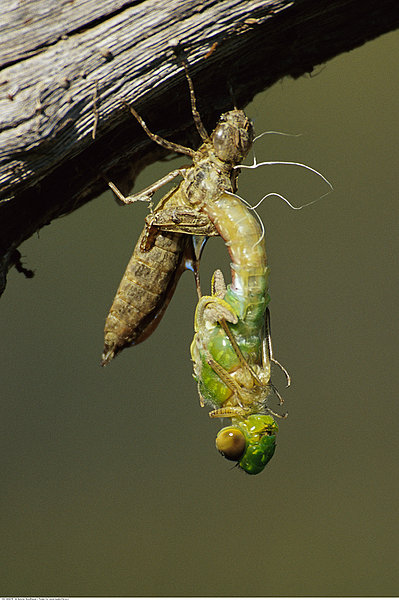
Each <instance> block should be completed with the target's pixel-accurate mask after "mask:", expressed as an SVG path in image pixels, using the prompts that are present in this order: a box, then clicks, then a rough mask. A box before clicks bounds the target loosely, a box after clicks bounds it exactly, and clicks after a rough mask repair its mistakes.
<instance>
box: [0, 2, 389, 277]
mask: <svg viewBox="0 0 399 600" xmlns="http://www.w3.org/2000/svg"><path fill="white" fill-rule="evenodd" d="M398 25H399V3H398V2H397V0H379V2H375V1H371V0H364V1H362V2H360V1H359V0H339V1H332V0H292V1H288V0H263V1H262V0H225V1H223V0H221V1H220V0H219V1H216V0H203V1H200V0H169V1H168V2H164V0H142V1H132V0H104V1H103V2H100V3H99V2H95V1H94V0H80V1H78V2H73V0H31V1H30V2H26V3H19V4H17V5H16V4H13V3H9V5H8V6H7V3H6V5H5V6H3V7H2V14H1V17H0V65H1V71H0V265H1V264H2V270H3V274H4V273H5V272H6V271H7V268H8V266H9V265H10V264H11V263H12V262H13V261H15V257H16V254H15V252H14V249H15V248H16V247H17V246H18V245H19V244H20V243H21V242H22V241H23V240H24V239H26V238H27V237H29V236H30V235H32V233H34V232H35V231H37V230H38V229H39V228H40V227H42V226H43V225H44V224H47V223H49V222H50V221H51V220H52V219H53V218H55V217H56V216H59V215H61V214H65V213H67V212H70V211H72V210H74V209H75V208H77V207H78V206H80V205H81V204H83V203H84V202H87V201H88V200H90V199H92V198H93V197H95V196H96V195H98V194H99V193H100V192H101V191H103V190H104V189H106V179H107V178H108V177H109V178H110V179H112V180H113V181H115V182H117V183H118V184H119V185H121V186H122V189H125V190H126V189H127V188H128V187H130V185H131V184H132V183H133V181H134V178H135V176H136V175H137V173H138V172H139V171H140V170H141V169H142V168H143V166H144V165H145V164H148V163H149V162H152V161H154V160H156V159H157V158H158V157H159V156H161V155H162V152H163V151H162V149H160V148H154V144H153V143H152V142H150V140H149V139H147V138H146V136H145V135H144V134H143V132H142V130H141V129H140V127H139V126H138V124H137V123H136V122H135V121H134V119H133V118H132V116H131V115H130V113H129V112H128V111H127V110H126V108H125V106H124V105H123V104H122V102H121V98H124V99H126V100H127V101H129V102H130V103H132V104H133V105H134V106H135V108H136V109H137V110H138V112H139V113H140V114H142V115H143V116H144V118H145V119H146V120H147V122H148V124H149V125H150V126H151V129H152V130H153V131H157V132H159V133H160V134H161V135H163V136H164V137H167V138H169V139H172V140H175V141H179V142H181V143H183V144H185V145H190V146H195V145H196V144H197V141H196V138H195V133H194V132H193V127H192V118H191V113H190V105H189V96H188V93H187V84H186V81H185V78H184V73H183V70H182V67H181V64H180V63H179V60H177V58H176V55H175V52H174V49H173V44H171V40H172V39H173V38H177V40H178V41H179V46H178V48H179V49H180V50H182V51H184V54H185V55H186V56H188V60H189V63H190V71H191V73H192V76H193V79H194V84H195V87H196V93H197V96H198V103H199V109H200V113H201V115H202V117H203V120H204V122H205V123H206V125H207V126H208V127H209V129H211V128H212V125H213V124H214V122H215V120H216V118H217V116H218V115H219V114H220V113H221V112H222V111H224V110H228V109H230V108H232V103H233V101H232V96H233V98H234V103H235V104H236V105H237V106H239V107H243V106H245V105H246V104H247V103H248V102H249V101H250V100H251V99H252V98H253V96H254V95H255V94H256V93H257V92H259V91H261V90H263V89H265V88H267V87H268V86H270V85H272V84H273V83H275V82H276V81H277V80H278V79H280V78H281V77H284V76H286V75H290V76H292V77H299V76H300V75H302V74H304V73H308V72H311V71H312V69H313V68H314V66H315V65H318V64H320V63H323V62H326V61H327V60H329V59H330V58H332V57H334V56H336V55H337V54H339V53H341V52H344V51H347V50H350V49H352V48H355V47H356V46H359V45H361V44H363V43H364V42H366V41H367V40H370V39H373V38H375V37H377V36H378V35H380V34H382V33H385V32H387V31H390V30H393V29H395V28H396V27H398ZM93 133H95V136H94V139H93ZM121 182H122V183H121ZM123 184H124V185H123ZM0 270H1V267H0ZM0 288H1V275H0Z"/></svg>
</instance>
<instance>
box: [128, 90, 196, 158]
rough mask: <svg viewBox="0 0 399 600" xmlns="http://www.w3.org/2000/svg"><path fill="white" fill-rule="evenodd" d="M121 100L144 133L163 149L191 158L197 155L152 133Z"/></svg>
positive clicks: (138, 116)
mask: <svg viewBox="0 0 399 600" xmlns="http://www.w3.org/2000/svg"><path fill="white" fill-rule="evenodd" d="M121 100H122V103H123V104H124V105H125V106H127V108H128V109H129V110H130V112H131V113H132V115H133V116H134V118H135V119H136V120H137V121H138V123H139V124H140V125H141V127H142V128H143V129H144V131H145V132H146V134H147V135H148V137H149V138H150V139H151V140H152V141H153V142H155V143H156V144H158V145H159V146H162V147H163V148H166V149H167V150H171V151H172V152H177V153H178V154H186V155H187V156H190V157H191V158H192V157H193V156H194V155H195V150H192V149H191V148H187V147H186V146H182V145H181V144H175V143H174V142H169V140H165V138H163V137H161V136H160V135H157V134H156V133H152V131H150V130H149V129H148V127H147V125H146V123H145V121H144V119H142V118H141V117H140V115H139V114H138V113H137V112H136V111H135V110H134V108H133V106H131V105H130V104H129V103H128V102H126V100H124V99H123V98H121Z"/></svg>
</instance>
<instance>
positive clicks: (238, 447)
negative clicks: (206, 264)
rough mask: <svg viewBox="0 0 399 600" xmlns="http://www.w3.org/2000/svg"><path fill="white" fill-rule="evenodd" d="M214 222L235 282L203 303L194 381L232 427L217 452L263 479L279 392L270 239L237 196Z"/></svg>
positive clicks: (217, 277)
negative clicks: (273, 397)
mask: <svg viewBox="0 0 399 600" xmlns="http://www.w3.org/2000/svg"><path fill="white" fill-rule="evenodd" d="M207 209H208V213H209V216H210V218H211V220H212V222H213V223H214V225H215V227H216V228H217V230H218V231H219V233H220V235H221V236H222V238H223V240H224V241H225V243H226V245H227V247H228V249H229V253H230V257H231V260H232V264H231V269H232V283H231V285H229V286H228V287H227V289H226V286H225V283H224V279H223V275H222V273H221V272H220V271H216V272H215V273H214V276H213V279H212V295H211V296H203V297H202V298H200V300H199V302H198V304H197V308H196V313H195V324H194V327H195V335H194V339H193V342H192V344H191V357H192V360H193V363H194V377H195V379H196V380H197V382H198V391H199V394H200V401H201V405H202V406H204V404H205V403H208V404H210V405H211V406H212V407H213V410H212V411H211V412H210V413H209V416H210V417H211V418H218V417H219V418H223V417H229V418H231V420H232V425H231V426H229V427H225V428H223V429H222V430H221V431H220V432H219V433H218V435H217V438H216V447H217V448H218V450H219V451H220V452H221V453H222V454H223V455H224V456H225V457H226V458H227V459H229V460H234V461H238V465H239V467H241V468H242V469H244V470H245V471H246V472H247V473H249V474H252V475H255V474H257V473H260V472H261V471H262V470H263V469H264V467H265V466H266V464H267V463H268V462H269V460H270V459H271V458H272V456H273V454H274V450H275V445H276V434H277V431H278V426H277V424H276V422H275V420H274V419H273V416H272V414H274V415H275V416H279V415H276V413H273V412H272V411H271V410H270V409H269V408H268V407H267V403H266V402H267V397H268V396H269V394H270V392H271V391H274V392H275V393H276V394H277V396H278V398H279V400H280V404H281V403H282V402H283V400H282V398H281V396H280V395H279V394H278V392H277V390H276V389H275V388H274V386H273V384H272V382H271V363H272V362H274V363H276V364H277V365H278V366H279V367H280V368H281V369H282V370H283V372H284V373H285V375H286V377H287V385H289V384H290V378H289V375H288V373H287V371H286V370H285V369H284V368H283V367H282V366H281V365H280V363H279V362H278V361H277V360H276V359H275V358H274V357H273V352H272V345H271V339H270V318H269V311H268V308H267V305H268V303H269V296H268V275H269V268H268V266H267V257H266V248H265V240H264V234H263V231H262V230H261V227H260V224H259V222H258V221H257V219H256V218H255V216H254V214H253V213H251V211H250V210H249V209H248V208H247V207H246V206H245V204H244V203H243V202H242V200H241V199H240V198H239V197H238V196H236V195H234V194H231V193H225V194H222V195H221V196H220V197H219V198H218V199H216V200H215V201H214V202H213V203H212V206H208V207H207Z"/></svg>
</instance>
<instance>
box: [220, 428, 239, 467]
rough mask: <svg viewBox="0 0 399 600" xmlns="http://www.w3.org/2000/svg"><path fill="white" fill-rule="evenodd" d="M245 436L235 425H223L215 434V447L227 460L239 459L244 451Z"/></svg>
mask: <svg viewBox="0 0 399 600" xmlns="http://www.w3.org/2000/svg"><path fill="white" fill-rule="evenodd" d="M245 445H246V442H245V436H244V434H243V433H242V431H241V430H240V429H237V428H236V427H225V428H224V429H221V430H220V431H219V433H218V434H217V436H216V448H217V449H218V450H219V452H220V453H221V454H223V456H224V457H225V458H227V460H239V459H240V458H241V456H242V455H243V454H244V451H245Z"/></svg>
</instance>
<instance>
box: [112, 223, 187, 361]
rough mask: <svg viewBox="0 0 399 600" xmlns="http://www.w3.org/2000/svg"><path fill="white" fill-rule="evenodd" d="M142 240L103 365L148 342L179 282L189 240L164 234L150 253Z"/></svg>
mask: <svg viewBox="0 0 399 600" xmlns="http://www.w3.org/2000/svg"><path fill="white" fill-rule="evenodd" d="M144 235H145V233H144V232H143V234H142V235H141V236H140V238H139V240H138V242H137V244H136V247H135V250H134V252H133V255H132V257H131V259H130V261H129V263H128V265H127V267H126V271H125V273H124V275H123V277H122V280H121V283H120V285H119V288H118V291H117V293H116V296H115V298H114V301H113V303H112V306H111V309H110V311H109V314H108V317H107V320H106V322H105V328H104V334H105V336H104V351H103V355H102V365H103V366H104V365H106V364H107V363H109V362H110V360H112V359H113V358H114V357H115V355H116V354H118V353H119V352H120V351H121V350H123V349H124V348H126V347H127V346H133V345H136V344H139V343H140V342H142V341H144V340H145V339H146V338H147V337H148V336H149V335H150V334H151V333H152V331H153V330H154V329H155V327H156V326H157V325H158V323H159V321H160V319H161V317H162V316H163V313H164V311H165V310H166V307H167V305H168V303H169V300H170V298H171V296H172V294H173V291H174V289H175V287H176V284H177V282H178V279H179V277H180V275H181V273H182V271H183V270H184V266H183V267H182V268H181V269H180V268H179V266H180V264H181V263H182V257H183V253H184V249H185V246H186V244H187V241H188V237H187V236H184V235H180V234H175V233H169V232H164V231H161V232H159V233H158V234H157V235H156V237H155V240H154V243H153V246H152V247H151V248H150V249H149V250H148V251H146V252H143V251H142V250H141V249H140V246H141V242H142V238H143V236H144Z"/></svg>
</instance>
